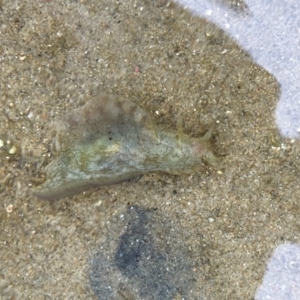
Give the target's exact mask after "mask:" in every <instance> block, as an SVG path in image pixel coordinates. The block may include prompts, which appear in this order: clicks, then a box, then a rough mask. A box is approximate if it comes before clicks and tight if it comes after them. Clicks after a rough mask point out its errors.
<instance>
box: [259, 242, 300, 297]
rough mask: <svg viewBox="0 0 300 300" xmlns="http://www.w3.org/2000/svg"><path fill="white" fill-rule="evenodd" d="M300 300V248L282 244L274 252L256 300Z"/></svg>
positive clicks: (294, 245)
mask: <svg viewBox="0 0 300 300" xmlns="http://www.w3.org/2000/svg"><path fill="white" fill-rule="evenodd" d="M265 299H272V300H299V299H300V246H299V245H296V244H291V243H288V244H282V245H280V246H278V247H277V248H276V249H275V251H274V252H273V255H272V257H271V258H270V260H269V262H268V266H267V271H266V273H265V276H264V279H263V283H262V285H261V286H260V287H259V288H258V289H257V291H256V295H255V300H265Z"/></svg>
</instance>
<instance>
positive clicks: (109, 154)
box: [33, 95, 216, 199]
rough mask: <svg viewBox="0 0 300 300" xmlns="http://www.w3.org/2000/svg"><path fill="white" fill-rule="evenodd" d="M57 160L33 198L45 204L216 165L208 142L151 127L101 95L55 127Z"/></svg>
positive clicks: (134, 111) (141, 115)
mask: <svg viewBox="0 0 300 300" xmlns="http://www.w3.org/2000/svg"><path fill="white" fill-rule="evenodd" d="M55 144H56V148H57V149H58V150H59V155H58V157H57V158H56V159H55V160H54V161H52V162H51V163H50V164H49V165H48V166H47V167H46V169H45V172H46V175H47V180H46V181H45V182H44V183H43V184H42V185H40V186H39V187H38V188H37V189H36V190H35V191H34V192H33V194H34V195H36V196H38V197H40V198H45V199H57V198H63V197H68V196H72V195H74V194H76V193H79V192H82V191H84V190H86V189H88V188H91V187H94V186H100V185H110V184H115V183H118V182H122V181H125V180H129V179H131V178H134V177H138V176H140V175H142V174H145V173H148V172H155V171H162V172H167V173H171V174H182V173H191V172H194V171H195V169H197V166H198V165H200V164H202V161H203V160H204V161H207V162H208V163H209V164H211V165H215V163H216V158H215V156H214V155H213V152H212V151H211V150H210V144H209V141H208V138H207V136H206V137H204V138H199V139H195V138H190V137H188V136H186V135H183V134H181V138H179V139H178V133H177V132H175V131H166V130H163V129H162V128H160V127H156V126H154V125H153V124H152V123H151V121H150V118H149V117H148V115H147V114H146V113H145V112H144V111H143V110H142V109H141V108H140V107H138V106H136V105H135V104H134V103H132V102H131V101H129V100H125V99H120V98H118V97H114V96H108V95H101V96H99V97H97V98H94V99H92V100H91V101H89V102H88V103H87V104H85V105H84V106H83V107H81V108H78V109H75V110H73V111H71V112H70V113H68V114H67V115H65V116H64V117H63V118H62V120H61V121H60V122H58V124H57V127H56V138H55Z"/></svg>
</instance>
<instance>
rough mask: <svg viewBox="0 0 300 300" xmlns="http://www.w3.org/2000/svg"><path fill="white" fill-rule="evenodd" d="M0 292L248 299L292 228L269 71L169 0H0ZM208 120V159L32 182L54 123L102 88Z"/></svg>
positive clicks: (157, 119)
mask: <svg viewBox="0 0 300 300" xmlns="http://www.w3.org/2000/svg"><path fill="white" fill-rule="evenodd" d="M0 36H1V42H0V67H1V77H0V101H1V102H0V103H1V112H0V140H1V141H0V146H1V147H0V180H1V182H0V193H1V194H0V195H1V197H0V199H1V206H0V229H1V230H0V264H1V268H0V298H1V299H155V300H156V299H208V300H214V299H232V300H234V299H249V300H250V299H253V298H254V295H255V291H256V289H257V288H258V287H259V285H260V284H261V283H262V278H263V275H264V272H265V266H266V263H267V261H268V258H269V257H270V255H271V253H272V252H273V250H274V249H275V248H276V246H278V245H279V244H282V243H284V242H286V241H288V242H293V243H299V237H300V235H299V226H300V223H299V213H300V205H299V166H298V160H299V142H298V141H293V140H287V139H283V138H281V137H280V136H279V134H278V130H277V128H276V124H275V122H274V109H275V106H276V102H277V100H278V97H279V96H278V95H279V86H278V84H277V82H276V80H275V79H274V77H273V76H272V75H270V74H268V73H267V72H266V71H264V70H263V69H262V68H261V67H260V66H258V65H256V64H255V63H254V62H253V61H252V59H251V57H250V56H249V55H248V54H247V53H245V52H244V51H243V50H242V49H240V48H239V47H238V45H237V44H236V43H235V42H234V41H232V40H231V39H230V38H228V37H227V36H226V35H225V34H224V32H223V31H222V30H220V29H218V28H217V27H215V26H214V25H212V24H210V23H208V22H206V21H205V20H204V19H201V18H199V17H195V16H192V15H191V14H190V13H189V12H187V11H185V10H183V9H181V8H179V7H177V6H176V5H175V4H172V3H171V4H169V3H167V2H166V1H156V2H155V4H153V1H149V0H140V1H133V0H129V1H124V2H121V1H113V2H112V1H109V0H101V1H97V0H91V1H89V0H86V1H85V0H82V1H71V0H70V1H64V2H63V1H51V0H49V1H37V0H30V1H29V0H23V1H18V0H17V1H8V0H7V1H6V0H2V1H0ZM100 91H101V92H103V91H104V92H107V93H113V94H116V95H121V96H122V97H125V98H128V99H130V100H131V101H133V102H134V103H136V104H138V105H139V106H141V107H142V108H143V109H144V110H145V111H147V112H148V113H149V114H150V115H151V118H152V120H153V122H154V123H157V124H163V125H164V126H166V127H168V128H176V123H177V120H178V119H179V118H180V117H181V118H182V119H183V121H184V132H185V133H187V134H189V135H191V136H196V137H197V136H202V135H203V134H204V133H205V132H206V131H207V130H208V129H210V128H214V135H213V139H212V144H213V147H214V152H215V153H216V154H217V155H218V156H220V158H221V163H220V166H219V167H218V168H217V169H213V168H210V167H209V166H204V167H203V170H200V171H199V172H197V173H195V174H193V175H190V176H188V175H183V176H170V175H166V174H151V175H145V176H143V177H142V178H141V179H140V180H139V181H138V182H129V183H127V182H126V183H123V184H119V185H114V186H109V187H100V188H97V189H94V190H90V191H87V192H85V193H84V194H79V195H77V196H74V197H73V198H72V199H61V200H58V201H42V200H39V199H36V198H34V197H32V196H31V190H32V189H33V188H34V187H35V186H37V185H39V184H40V183H42V182H43V181H44V180H45V178H44V175H43V174H44V173H43V171H44V168H45V166H46V165H47V164H48V163H49V162H50V161H52V160H53V158H54V156H55V153H54V152H53V150H52V146H51V141H52V135H51V130H52V128H53V126H54V125H55V122H56V121H57V120H59V119H60V118H61V117H62V116H63V115H64V114H66V113H67V112H69V111H70V110H72V109H74V108H76V107H79V106H81V105H83V104H84V103H86V102H87V101H88V99H89V98H90V97H92V96H94V95H97V93H99V92H100Z"/></svg>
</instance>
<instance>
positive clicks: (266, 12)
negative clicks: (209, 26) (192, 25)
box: [177, 0, 300, 138]
mask: <svg viewBox="0 0 300 300" xmlns="http://www.w3.org/2000/svg"><path fill="white" fill-rule="evenodd" d="M177 2H178V3H180V4H181V5H183V6H185V7H187V8H188V9H190V10H191V11H192V12H193V13H196V14H198V15H200V16H202V17H205V18H206V19H207V20H209V21H211V22H213V23H215V24H217V25H218V26H219V27H221V28H222V29H223V30H225V31H226V32H227V33H228V34H229V35H230V36H231V37H233V38H234V39H235V40H236V41H237V42H238V44H239V45H240V46H241V47H242V48H243V49H245V50H246V51H248V52H249V53H250V54H251V55H252V57H253V59H254V60H255V62H257V63H258V64H259V65H261V66H262V67H263V68H265V69H266V70H268V71H269V72H270V73H272V74H273V75H274V76H275V77H276V78H277V80H278V82H279V83H280V86H281V94H280V100H279V103H278V105H277V107H276V111H275V116H276V122H277V125H278V127H279V130H280V132H281V134H282V135H283V136H284V137H289V138H300V85H299V83H300V43H299V41H300V3H299V1H298V0H282V1H270V0H246V3H247V6H248V10H247V12H245V13H241V12H237V11H235V10H233V9H230V8H228V7H226V6H223V5H220V3H217V2H216V1H207V0H177ZM262 100H263V99H262Z"/></svg>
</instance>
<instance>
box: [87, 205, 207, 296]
mask: <svg viewBox="0 0 300 300" xmlns="http://www.w3.org/2000/svg"><path fill="white" fill-rule="evenodd" d="M122 216H123V218H114V219H112V220H111V221H112V223H110V228H109V230H108V232H107V235H106V237H105V240H103V242H102V243H101V244H100V245H99V247H98V248H97V249H95V251H94V253H93V255H92V256H91V259H90V265H91V269H90V274H89V277H90V285H91V287H92V289H93V291H94V293H95V295H96V296H97V298H98V299H101V300H102V299H106V300H112V299H113V300H124V299H143V300H173V299H202V296H200V295H199V294H197V298H195V297H194V294H193V291H195V292H197V291H198V290H197V288H196V287H195V283H196V280H197V277H198V276H200V274H198V273H197V272H196V273H195V272H194V271H193V269H194V268H195V267H196V268H197V266H198V264H199V262H198V261H197V260H198V259H199V255H200V256H202V253H201V252H200V251H199V249H198V248H197V250H196V252H197V256H195V254H196V252H193V251H191V250H189V247H188V242H187V240H188V237H189V233H187V232H185V230H184V229H183V228H181V226H180V225H179V224H177V223H176V222H174V220H172V219H170V218H168V217H166V216H165V215H164V214H163V213H161V212H160V211H157V210H154V209H144V208H142V207H139V206H131V207H128V208H127V210H126V211H125V212H124V214H123V215H122ZM121 230H122V232H123V233H122V234H121V235H120V231H121ZM198 292H199V291H198Z"/></svg>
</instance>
